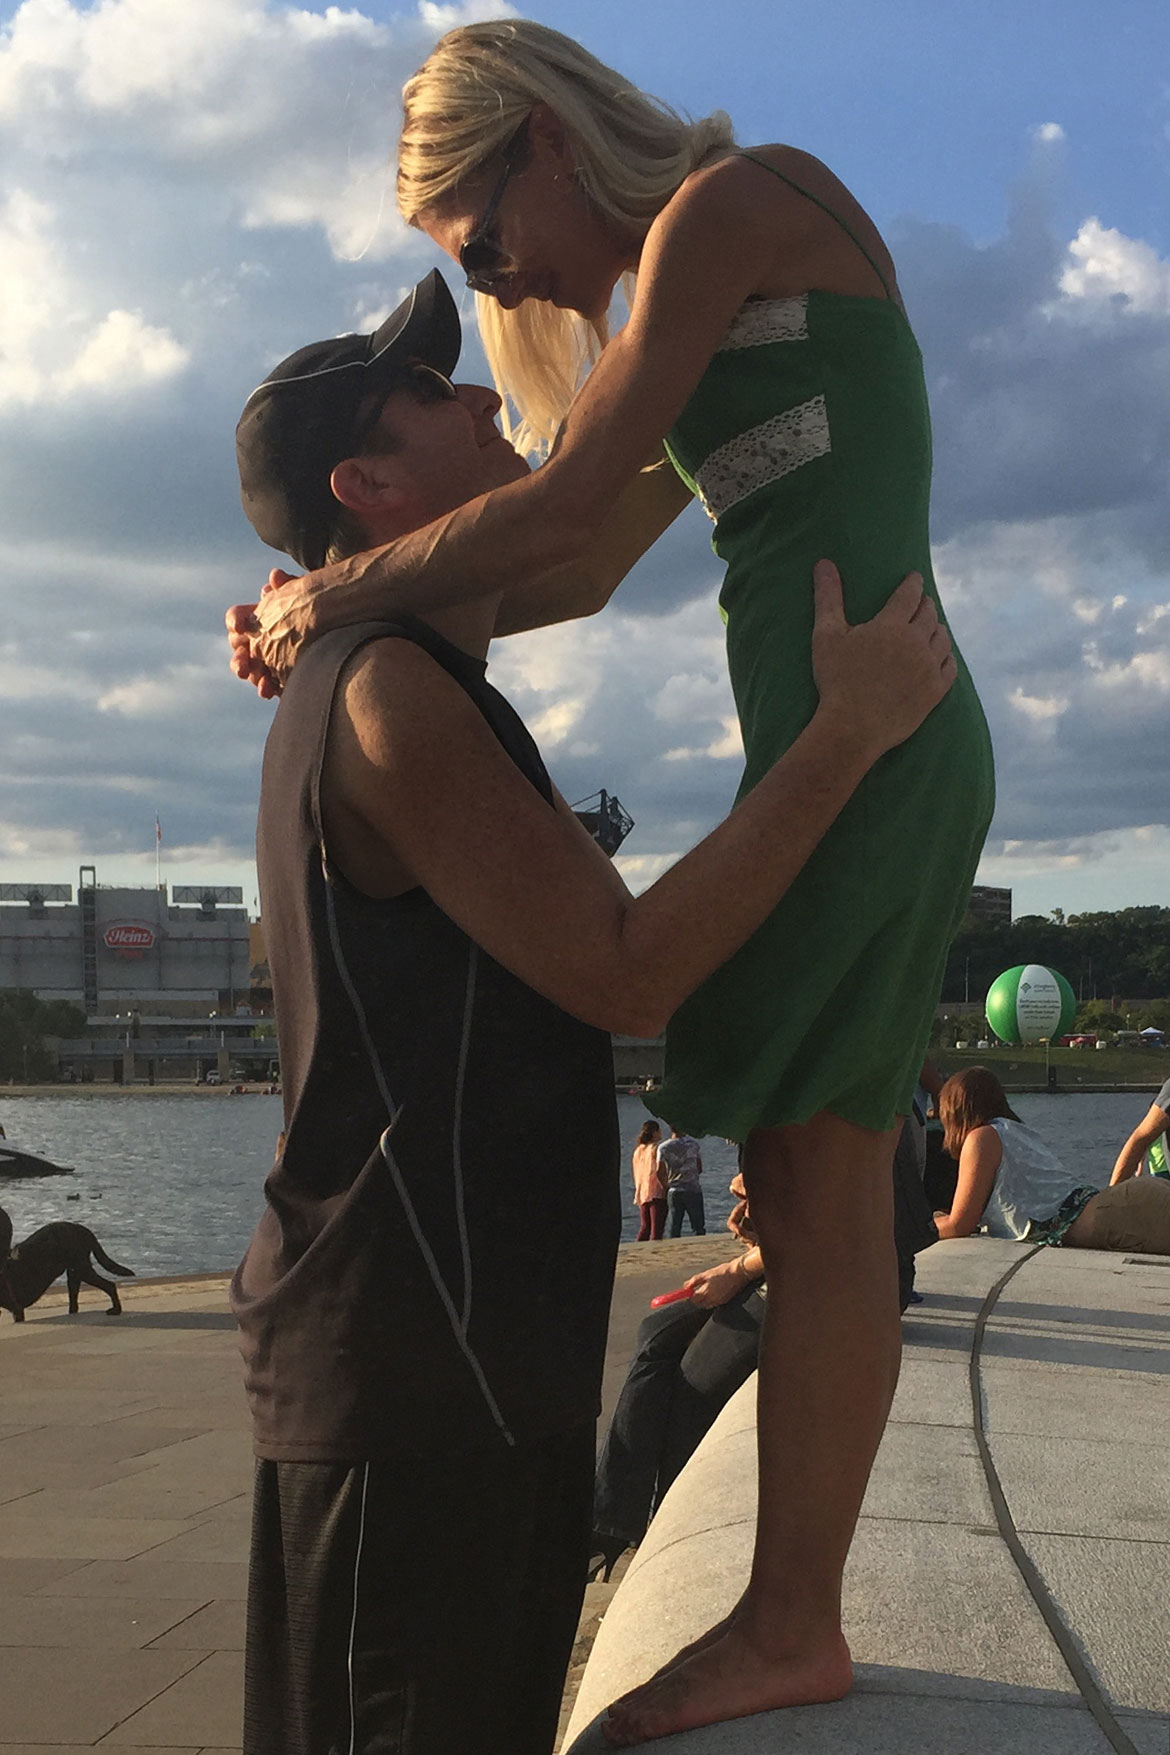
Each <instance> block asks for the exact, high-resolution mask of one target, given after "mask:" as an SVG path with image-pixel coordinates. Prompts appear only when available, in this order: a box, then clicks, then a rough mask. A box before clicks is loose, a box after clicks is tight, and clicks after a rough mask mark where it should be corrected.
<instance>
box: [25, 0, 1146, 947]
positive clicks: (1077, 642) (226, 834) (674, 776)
mask: <svg viewBox="0 0 1170 1755" xmlns="http://www.w3.org/2000/svg"><path fill="white" fill-rule="evenodd" d="M505 10H506V7H504V6H500V5H498V4H497V5H492V4H490V3H489V4H486V5H480V4H473V5H471V6H467V7H457V6H451V7H448V6H438V5H433V4H429V3H425V4H422V5H420V6H418V8H417V10H415V11H412V10H410V9H409V8H408V6H407V5H406V4H405V0H403V5H402V7H401V9H395V8H393V7H392V6H391V5H389V4H384V3H383V0H368V3H367V4H366V5H365V6H364V7H361V8H359V9H353V10H347V9H345V8H343V7H337V6H329V7H326V6H324V5H320V4H316V5H308V6H305V7H300V8H296V7H292V6H287V5H284V4H281V3H279V0H199V3H198V4H192V0H101V3H100V4H97V3H95V4H92V5H83V4H79V3H74V0H25V4H23V5H21V6H15V7H14V6H12V5H11V4H8V3H6V0H0V518H2V523H0V528H2V530H3V534H4V538H5V541H6V547H7V566H6V567H5V569H4V574H3V579H4V585H3V590H4V617H3V628H2V632H0V691H2V698H3V710H2V714H0V737H2V739H3V759H2V761H0V882H10V883H13V882H21V881H28V880H56V881H61V882H75V881H76V868H77V865H78V863H79V861H80V860H87V861H89V860H92V861H94V862H95V863H96V864H97V867H98V877H99V881H103V882H107V883H113V882H138V881H141V882H152V881H153V870H154V866H153V861H154V820H155V812H156V811H157V812H158V814H159V816H160V818H161V820H162V824H163V835H164V844H163V854H164V876H166V877H168V878H169V879H171V880H172V881H176V882H192V881H197V880H200V879H206V880H211V881H215V882H221V883H229V882H234V883H240V884H242V885H243V886H244V887H245V895H246V897H247V899H248V900H249V901H251V899H252V897H253V896H254V894H255V880H254V875H253V867H252V863H251V843H252V835H253V827H254V816H255V795H256V786H257V776H258V770H259V758H260V752H261V748H262V745H263V739H264V735H265V730H266V727H267V723H268V720H269V718H270V716H271V712H272V709H271V708H270V707H267V706H265V705H263V704H262V703H260V702H258V701H257V700H255V699H254V698H253V697H252V694H251V691H250V690H247V689H245V688H244V687H242V686H241V685H239V684H237V683H234V682H233V681H232V680H231V678H230V677H229V675H228V673H227V670H226V665H225V649H224V646H223V642H222V636H221V627H222V622H221V617H222V610H223V607H224V606H225V605H226V604H227V603H229V602H231V601H233V600H236V599H241V598H248V597H252V596H255V594H256V589H257V587H258V585H259V583H260V582H261V581H262V580H263V577H264V575H265V573H266V571H267V567H268V565H269V564H270V561H271V559H272V558H273V557H271V556H270V555H269V554H268V552H267V551H265V550H264V549H262V548H261V546H260V545H259V543H258V542H257V541H256V539H255V538H254V537H253V536H252V534H251V532H250V530H249V529H248V526H247V525H246V523H245V522H244V519H243V516H242V514H241V512H240V510H239V505H238V499H237V492H236V485H235V470H234V459H233V452H232V430H233V427H234V424H235V420H236V417H237V415H238V412H239V409H240V406H241V405H242V402H243V400H244V397H245V396H246V395H247V393H248V391H249V390H250V389H251V387H252V386H253V384H255V383H256V381H257V380H258V379H259V378H260V377H262V376H263V374H264V372H265V370H266V369H267V367H268V366H269V365H270V364H271V363H272V362H274V361H275V360H276V359H279V358H280V357H282V356H283V355H284V354H286V353H288V352H289V351H291V350H292V349H293V348H294V347H296V346H298V345H300V344H301V343H302V342H304V341H306V340H309V339H314V338H316V337H318V336H321V335H325V334H330V333H334V332H339V331H342V330H347V329H352V328H368V327H371V326H372V325H373V324H374V323H375V322H377V320H378V319H379V317H380V316H381V315H383V314H384V313H385V312H386V311H387V310H389V309H390V308H392V306H393V305H394V304H396V303H397V302H398V300H399V298H400V297H401V296H402V293H403V291H404V290H405V289H406V288H407V287H408V286H409V285H410V284H411V283H412V282H413V281H414V280H415V279H417V278H418V276H419V275H420V274H422V273H423V272H425V271H426V270H427V269H428V268H429V267H431V266H433V264H434V260H435V258H434V256H433V252H432V248H431V246H430V245H429V244H428V243H427V241H426V240H425V239H423V238H420V237H418V236H416V235H414V234H411V233H408V232H407V231H406V230H405V229H404V228H403V227H402V226H401V225H400V223H399V221H398V220H397V217H396V215H395V213H394V209H393V198H392V160H393V148H394V139H395V134H396V128H397V120H398V113H397V93H398V90H399V88H400V86H401V84H402V81H403V79H404V78H405V77H406V76H407V75H408V74H409V73H410V72H411V71H413V69H414V68H415V66H417V64H418V63H419V61H420V60H421V59H422V58H423V57H424V55H425V54H426V52H427V50H428V49H429V47H430V45H431V43H432V42H433V41H434V39H435V38H436V36H437V35H439V34H440V33H441V32H442V31H443V30H445V29H447V28H448V27H449V26H450V25H452V24H454V23H458V22H460V21H462V20H464V19H466V18H468V17H476V16H479V17H482V16H493V15H495V14H498V13H500V12H502V11H505ZM531 10H532V14H533V15H534V16H536V17H538V18H540V19H542V20H543V21H544V22H546V23H548V24H552V25H555V26H557V27H558V28H559V29H562V30H566V31H568V32H570V33H572V34H574V35H578V36H580V37H581V38H582V39H583V40H584V41H585V42H586V43H587V44H588V46H589V47H590V48H592V49H593V50H595V52H597V53H599V54H601V55H602V56H603V57H604V58H606V59H608V60H610V61H612V62H613V63H615V64H616V65H618V66H620V67H622V68H623V70H624V71H627V72H629V73H630V74H631V75H633V76H634V77H635V78H637V79H638V80H639V82H640V83H641V84H643V85H644V86H646V87H647V88H648V89H650V90H653V91H655V92H657V93H658V94H659V95H661V96H663V97H666V98H668V99H669V100H670V101H672V102H673V103H675V104H676V105H678V106H680V107H682V108H685V109H688V110H690V111H691V112H692V113H694V114H700V113H703V112H704V111H705V110H708V109H711V108H713V107H716V106H721V107H723V108H726V109H727V110H729V111H730V112H731V114H732V116H733V118H734V120H735V122H736V125H737V128H738V131H739V136H740V139H741V140H742V141H743V142H745V143H748V144H750V143H755V142H759V141H763V140H770V139H786V140H790V141H793V142H795V143H797V144H800V145H802V146H805V147H807V148H810V149H811V150H813V151H814V152H817V153H818V154H819V155H820V156H821V157H823V158H825V159H826V160H827V161H828V162H829V163H830V164H831V165H833V167H834V168H835V169H836V170H837V171H838V172H839V173H840V174H841V175H842V176H843V177H844V178H845V180H846V181H847V182H848V183H850V184H851V186H852V187H853V188H854V189H855V191H856V192H857V193H858V195H859V197H860V198H861V200H862V201H863V202H864V203H865V205H866V206H867V207H868V208H869V210H870V212H871V213H872V214H873V215H874V217H875V219H876V220H877V221H878V223H879V225H881V227H882V228H883V229H884V231H885V232H886V234H887V236H888V238H889V240H890V242H891V244H892V246H893V248H894V252H895V256H896V258H897V260H898V263H899V268H900V274H901V280H902V285H903V289H904V292H905V295H906V298H907V302H908V305H909V307H910V311H911V315H912V317H913V319H914V322H915V325H916V328H917V329H918V332H919V335H920V338H921V340H922V343H923V348H924V351H925V355H926V361H927V368H928V372H929V376H930V380H931V386H932V395H933V404H934V414H935V425H936V446H937V459H938V462H937V476H936V495H935V538H936V545H937V548H936V558H937V563H938V568H939V573H940V578H941V579H942V581H943V583H944V590H945V596H946V599H947V602H948V606H949V608H950V611H951V615H952V620H953V622H954V625H955V627H956V630H957V632H958V635H959V638H960V640H961V642H962V644H963V646H964V649H965V650H966V652H967V654H968V657H969V659H970V662H971V665H972V668H973V669H974V671H975V674H976V677H977V680H978V681H979V684H980V687H981V689H982V691H983V694H984V697H985V700H986V703H987V707H988V713H989V717H990V719H991V722H992V728H993V732H994V735H995V738H996V743H997V747H998V754H999V762H1000V774H1001V782H1000V786H1001V803H1000V809H999V814H998V816H997V819H996V823H995V826H994V829H993V836H992V840H991V842H990V843H989V846H988V852H987V857H986V860H985V864H984V869H983V874H982V875H983V877H984V879H985V881H988V882H997V883H1011V884H1012V885H1013V887H1014V889H1015V892H1016V910H1017V912H1028V911H1047V910H1048V909H1050V908H1052V907H1055V906H1060V907H1063V908H1064V909H1065V910H1066V912H1069V913H1072V912H1076V911H1079V910H1083V909H1086V908H1092V907H1109V908H1113V907H1123V906H1126V905H1128V904H1131V903H1140V902H1161V903H1170V790H1168V788H1167V785H1166V752H1167V750H1168V749H1170V9H1168V8H1167V6H1166V4H1165V0H1112V4H1111V6H1110V7H1109V8H1108V9H1106V8H1102V7H1101V6H1100V5H1099V4H1097V3H1095V0H1094V4H1091V5H1090V4H1088V3H1087V0H1028V4H1027V5H1026V6H1023V7H1021V6H1020V5H1019V4H1018V0H979V3H978V4H975V3H972V0H948V4H947V5H945V6H939V5H938V4H937V0H881V3H879V4H878V5H874V4H873V0H864V3H863V0H818V4H817V5H816V6H809V5H807V4H801V5H795V4H792V5H790V4H787V3H786V0H737V3H736V5H734V6H732V7H723V8H712V7H711V6H710V5H700V4H698V0H669V3H667V0H641V3H640V4H638V5H636V6H633V7H631V6H630V5H629V4H627V3H626V0H621V3H620V4H619V0H546V3H544V4H536V5H534V6H533V7H532V9H531ZM467 360H468V365H469V368H471V367H473V366H474V360H475V352H474V344H473V343H472V344H471V345H469V349H468V355H467ZM469 375H470V372H469ZM717 584H718V567H717V563H716V562H715V561H714V559H713V557H712V555H711V553H710V550H709V547H708V543H707V531H706V526H705V522H704V520H703V519H702V518H701V517H699V516H692V515H688V516H687V517H686V518H684V519H683V520H681V521H680V523H679V525H677V526H676V527H675V529H674V530H673V531H672V532H671V533H670V535H669V536H668V537H667V538H666V539H664V541H663V542H662V543H661V544H660V545H659V548H658V550H657V551H656V552H655V553H654V554H653V555H652V556H650V557H648V559H647V560H646V561H645V562H644V563H643V564H642V566H641V568H640V569H639V571H638V572H637V574H636V575H635V576H633V577H632V578H631V579H630V580H629V581H628V582H627V584H626V586H625V587H623V590H622V592H621V594H620V595H619V597H618V598H617V599H616V600H615V603H614V604H613V605H612V606H611V608H610V609H609V610H608V611H607V612H606V614H605V615H604V616H603V617H601V618H599V619H598V620H596V621H594V622H591V623H588V624H581V625H578V626H577V627H575V628H573V629H571V630H569V631H567V632H566V631H557V630H552V631H550V632H548V633H547V634H540V635H530V636H525V637H523V638H522V639H518V640H513V641H510V642H506V643H504V644H503V645H501V646H500V648H499V649H498V655H497V659H496V662H495V666H494V674H495V676H496V680H497V681H498V682H500V683H501V685H502V686H504V687H505V688H506V689H508V691H509V692H510V693H512V694H513V696H514V698H515V699H516V701H517V704H518V705H519V706H520V708H521V710H522V711H523V712H524V713H525V715H526V717H527V718H528V720H529V723H530V724H531V725H532V727H533V729H534V730H535V731H536V733H537V736H538V737H539V739H540V741H541V742H542V744H543V746H544V748H545V750H546V752H547V754H548V757H549V760H550V765H551V766H552V768H553V771H554V774H555V777H556V778H557V780H558V782H559V784H560V785H561V787H562V790H563V791H565V792H566V794H567V795H568V796H569V797H570V798H578V797H582V796H584V795H585V794H587V793H590V792H593V791H594V790H596V788H597V787H598V786H602V785H604V786H606V787H608V788H609V789H610V790H613V791H616V792H617V793H618V794H619V795H620V797H621V798H622V800H623V802H624V803H625V804H626V806H627V808H628V809H629V810H630V811H631V812H632V813H633V815H634V816H635V817H636V819H637V828H636V830H635V832H634V835H633V836H632V837H631V839H630V842H629V843H628V857H627V859H626V861H625V864H626V869H627V873H628V875H629V877H630V878H631V880H632V881H635V882H642V881H645V880H646V879H647V878H648V877H650V876H652V875H654V873H655V872H657V871H658V870H661V869H662V868H663V866H664V865H665V864H667V863H668V862H669V861H670V859H671V858H672V857H674V856H675V855H676V854H677V853H678V852H679V851H681V850H682V849H683V848H684V847H686V846H687V845H688V844H689V843H690V842H691V841H693V840H694V839H695V838H696V837H697V836H698V835H699V834H700V833H702V832H703V831H704V830H706V829H707V828H709V827H710V826H711V824H712V823H713V822H714V821H715V820H716V819H717V818H718V817H719V816H720V815H721V814H722V813H723V811H724V810H725V809H726V806H727V804H728V802H729V800H730V798H731V796H732V793H733V791H734V787H735V782H736V778H737V773H738V751H737V744H736V739H735V736H734V722H733V719H732V716H731V706H730V699H729V695H728V691H727V685H726V679H725V673H724V664H723V658H722V652H721V642H720V633H719V624H718V621H717V618H716V615H715V610H714V594H715V591H716V588H717Z"/></svg>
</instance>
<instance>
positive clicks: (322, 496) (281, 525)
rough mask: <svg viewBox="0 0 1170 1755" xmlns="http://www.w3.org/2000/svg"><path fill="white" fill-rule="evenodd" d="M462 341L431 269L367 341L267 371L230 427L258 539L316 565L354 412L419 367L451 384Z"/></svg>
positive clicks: (325, 542)
mask: <svg viewBox="0 0 1170 1755" xmlns="http://www.w3.org/2000/svg"><path fill="white" fill-rule="evenodd" d="M462 339H463V336H462V331H461V328H460V323H459V312H458V311H457V310H456V308H455V301H454V299H453V298H452V297H451V293H450V291H449V289H448V286H447V283H446V281H445V280H444V279H443V277H442V275H441V274H440V273H439V271H438V269H432V271H431V273H430V274H428V275H427V276H426V278H425V280H420V281H419V283H418V285H417V286H416V287H415V288H414V290H413V292H412V293H411V294H410V296H409V297H408V298H405V299H403V301H402V303H401V304H400V305H399V307H398V309H397V310H396V311H394V312H392V313H391V315H390V316H389V317H387V319H386V321H385V322H384V323H383V324H382V325H381V327H380V328H378V329H375V331H374V333H373V334H372V335H339V336H334V338H333V339H332V340H331V341H314V342H312V343H311V344H310V345H309V346H308V347H302V348H299V349H298V350H297V352H296V353H293V354H290V355H289V357H288V359H286V360H282V361H281V363H280V365H278V366H277V367H276V368H275V369H274V370H273V371H271V372H270V373H269V374H268V376H267V378H265V380H264V382H263V384H261V385H259V386H258V388H257V389H255V390H253V392H252V394H251V396H249V398H248V400H247V402H246V403H245V404H244V412H243V414H242V415H241V416H240V422H239V425H238V426H237V427H236V462H237V464H238V465H239V471H240V498H241V500H242V501H243V505H244V511H245V512H246V514H247V516H248V521H249V523H250V524H251V525H252V528H253V529H254V530H255V532H256V534H257V535H258V536H259V537H261V538H262V539H263V540H264V541H265V542H266V543H268V544H269V546H270V547H271V548H277V549H280V550H281V551H282V553H284V554H287V555H291V556H292V557H293V559H294V560H295V561H297V562H298V563H299V564H300V565H301V566H302V567H305V568H307V569H308V570H310V571H311V570H312V569H313V568H315V567H320V566H323V565H324V561H325V551H326V549H327V548H328V546H329V539H330V536H331V533H332V531H333V527H334V523H335V521H336V518H337V511H338V506H337V501H336V499H335V498H334V497H333V490H332V489H331V488H330V486H329V477H330V476H331V475H332V473H333V470H334V468H335V467H336V465H337V464H338V463H340V462H342V460H343V459H344V458H346V457H349V456H351V455H352V447H353V442H354V438H355V434H356V432H357V422H358V411H359V409H360V408H361V405H362V403H363V402H364V401H365V400H366V398H367V397H368V396H369V395H370V394H371V393H372V392H376V391H379V390H383V391H385V392H386V393H387V394H388V393H389V392H390V390H391V389H392V388H393V387H394V385H395V383H396V382H400V381H405V379H406V378H407V376H408V368H409V367H410V366H411V365H412V364H414V363H416V362H417V361H420V360H421V361H422V363H423V364H424V365H428V366H433V367H434V368H435V370H436V371H437V372H442V373H443V375H444V377H448V378H449V377H450V376H451V373H452V372H453V371H454V370H455V365H456V362H457V360H458V358H459V348H460V344H461V342H462Z"/></svg>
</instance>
